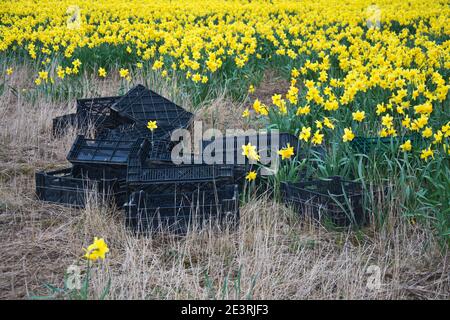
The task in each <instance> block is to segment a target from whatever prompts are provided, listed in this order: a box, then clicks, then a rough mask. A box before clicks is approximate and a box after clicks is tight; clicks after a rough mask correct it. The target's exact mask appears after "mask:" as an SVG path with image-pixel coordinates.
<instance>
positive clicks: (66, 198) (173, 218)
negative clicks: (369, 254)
mask: <svg viewBox="0 0 450 320" xmlns="http://www.w3.org/2000/svg"><path fill="white" fill-rule="evenodd" d="M150 120H151V121H156V123H157V126H158V127H157V129H155V130H153V131H151V130H149V129H148V128H147V123H148V122H149V121H150ZM192 122H193V114H192V113H190V112H188V111H186V110H184V109H183V108H181V107H180V106H178V105H176V104H174V103H173V102H171V101H169V100H168V99H166V98H164V97H162V96H160V95H158V94H157V93H155V92H153V91H152V90H149V89H147V88H145V87H144V86H142V85H138V86H136V87H134V88H132V89H131V90H130V91H128V92H127V93H126V94H125V95H123V96H116V97H101V98H90V99H79V100H77V109H76V113H73V114H68V115H63V116H61V117H57V118H55V119H53V135H55V136H60V135H63V134H64V133H66V131H67V129H68V128H69V127H71V126H72V127H76V128H77V130H78V133H80V135H78V136H77V138H76V139H75V142H74V143H73V145H72V148H71V150H70V151H69V154H68V156H67V160H68V161H69V162H71V164H72V166H71V167H70V168H66V169H61V170H56V171H51V172H37V173H36V193H37V196H38V198H39V199H41V200H43V201H48V202H54V203H60V204H63V205H69V206H74V207H79V208H83V207H85V206H86V203H88V202H89V201H90V198H93V197H97V198H96V199H97V200H98V197H100V200H101V201H105V200H107V201H109V202H112V203H114V204H115V205H116V206H117V207H119V208H122V209H124V211H125V223H126V225H127V226H128V227H129V228H130V229H131V230H133V231H135V232H137V233H154V232H159V231H169V232H174V233H181V234H183V233H186V232H187V230H188V229H194V228H202V227H203V226H205V225H206V224H208V225H211V224H214V226H215V227H216V226H217V227H219V228H223V227H225V228H228V227H234V226H236V224H237V223H238V221H239V192H241V191H242V187H243V181H244V180H245V175H246V174H247V172H248V171H249V170H251V169H252V167H251V164H250V163H249V161H248V159H247V158H245V157H244V156H243V155H242V148H241V147H242V145H244V144H247V143H249V142H251V143H252V145H254V146H256V147H257V150H258V151H261V150H263V149H266V150H265V151H266V154H267V155H268V156H269V157H270V156H271V154H276V152H277V151H278V148H282V147H285V146H287V145H288V144H290V145H291V146H293V147H294V148H295V152H296V155H297V157H299V158H303V157H304V156H306V155H302V154H301V152H299V151H298V150H300V148H299V147H300V145H299V140H298V138H296V137H295V136H293V135H291V134H287V133H280V134H279V135H278V139H277V143H273V142H272V141H271V137H272V136H271V135H270V134H266V135H264V134H262V135H261V134H257V135H254V136H251V135H240V136H231V137H223V138H220V137H219V138H215V139H212V140H202V141H200V142H199V145H200V152H201V153H203V152H205V153H206V151H207V150H208V149H212V150H213V153H212V154H215V153H217V152H218V153H220V154H221V155H222V157H219V159H221V161H216V162H214V161H213V162H212V163H211V161H206V162H205V161H204V160H203V159H200V161H197V160H198V158H197V154H196V153H194V152H192V153H188V154H187V155H185V154H184V155H183V157H187V158H188V159H189V160H192V161H189V162H188V164H176V163H174V161H173V159H174V156H173V155H172V153H173V152H172V151H173V149H174V146H175V142H173V141H171V134H172V133H173V131H174V130H176V129H190V127H191V124H192ZM88 129H89V130H88ZM90 129H93V130H90ZM88 131H91V132H92V134H91V136H93V137H94V138H87V132H88ZM274 148H276V149H274ZM315 151H316V152H317V153H319V154H320V157H322V158H323V157H324V155H325V151H324V149H322V148H316V150H315ZM176 156H179V155H175V157H176ZM185 159H186V158H185ZM253 169H254V168H253ZM281 187H282V188H281V191H282V192H281V196H282V200H284V202H285V203H287V204H289V205H291V206H293V207H294V208H295V209H296V210H297V211H298V212H299V213H300V214H303V213H304V212H307V211H312V212H313V215H314V216H315V217H319V218H320V215H321V213H322V212H326V213H327V215H328V216H330V217H331V218H332V220H333V221H335V222H336V223H338V224H348V223H350V222H351V221H350V220H349V216H348V214H347V213H348V211H351V212H352V215H351V216H352V217H353V219H352V220H358V221H359V220H361V216H362V211H361V210H362V209H361V207H362V202H361V196H362V190H361V188H360V185H359V184H355V183H349V182H346V181H343V180H341V179H340V178H336V177H334V178H331V179H329V180H328V181H325V182H324V181H320V180H316V181H314V180H312V181H303V182H300V183H289V182H286V183H283V184H282V186H281ZM347 195H349V197H347ZM336 199H338V200H339V203H338V204H336V201H335V200H336ZM332 200H333V201H332ZM344 200H345V201H344ZM342 203H344V205H342ZM348 204H350V210H346V209H345V208H344V207H345V206H346V205H348ZM347 207H348V206H347ZM355 218H356V219H355Z"/></svg>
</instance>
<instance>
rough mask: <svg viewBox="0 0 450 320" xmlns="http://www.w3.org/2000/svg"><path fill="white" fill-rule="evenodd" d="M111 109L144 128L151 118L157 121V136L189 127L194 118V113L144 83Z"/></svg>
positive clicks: (163, 135) (155, 132)
mask: <svg viewBox="0 0 450 320" xmlns="http://www.w3.org/2000/svg"><path fill="white" fill-rule="evenodd" d="M111 109H112V110H113V111H115V112H117V113H118V114H119V115H120V116H121V117H122V118H125V119H128V120H129V121H131V122H134V123H136V124H137V125H138V126H141V127H142V128H146V126H147V123H148V121H149V120H152V121H156V122H157V126H158V128H157V129H155V130H154V132H153V135H154V136H155V137H168V136H169V135H170V133H171V132H172V131H173V130H175V129H178V128H188V127H189V126H190V124H191V122H192V119H193V114H192V113H190V112H188V111H186V110H184V109H183V108H182V107H180V106H178V105H176V104H175V103H173V102H172V101H170V100H168V99H166V98H164V97H162V96H161V95H159V94H157V93H156V92H154V91H152V90H149V89H147V88H145V87H143V86H142V85H138V86H136V87H134V88H133V89H131V90H130V91H129V92H128V93H127V94H125V95H124V96H123V97H122V98H121V99H120V100H118V101H117V102H116V103H115V104H114V105H113V106H112V107H111ZM147 130H148V129H147ZM148 131H150V130H148Z"/></svg>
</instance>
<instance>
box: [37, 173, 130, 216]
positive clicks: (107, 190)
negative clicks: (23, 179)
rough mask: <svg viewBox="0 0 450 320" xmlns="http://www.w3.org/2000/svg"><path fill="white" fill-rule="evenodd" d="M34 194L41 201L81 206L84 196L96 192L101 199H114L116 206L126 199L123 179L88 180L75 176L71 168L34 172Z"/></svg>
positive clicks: (83, 202)
mask: <svg viewBox="0 0 450 320" xmlns="http://www.w3.org/2000/svg"><path fill="white" fill-rule="evenodd" d="M35 178H36V194H37V196H38V198H39V199H40V200H42V201H47V202H53V203H58V204H63V205H68V206H73V207H79V208H83V207H84V206H85V204H86V197H88V198H89V197H90V196H94V195H95V194H97V195H98V196H99V197H100V199H102V200H114V201H115V202H116V204H117V205H118V206H122V205H123V204H124V202H125V201H126V200H125V199H126V183H125V180H124V179H100V180H89V179H84V178H75V177H73V175H72V169H71V168H67V169H61V170H56V171H51V172H36V175H35Z"/></svg>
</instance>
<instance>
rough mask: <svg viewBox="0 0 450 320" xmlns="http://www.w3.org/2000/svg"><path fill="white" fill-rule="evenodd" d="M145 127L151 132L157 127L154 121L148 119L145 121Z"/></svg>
mask: <svg viewBox="0 0 450 320" xmlns="http://www.w3.org/2000/svg"><path fill="white" fill-rule="evenodd" d="M147 128H148V129H149V130H150V131H151V132H153V130H155V129H157V128H158V125H157V124H156V121H152V120H149V121H148V123H147Z"/></svg>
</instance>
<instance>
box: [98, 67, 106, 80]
mask: <svg viewBox="0 0 450 320" xmlns="http://www.w3.org/2000/svg"><path fill="white" fill-rule="evenodd" d="M98 76H99V77H101V78H104V77H106V70H105V69H104V68H98Z"/></svg>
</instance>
